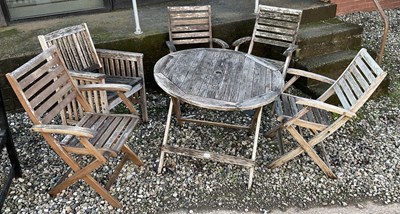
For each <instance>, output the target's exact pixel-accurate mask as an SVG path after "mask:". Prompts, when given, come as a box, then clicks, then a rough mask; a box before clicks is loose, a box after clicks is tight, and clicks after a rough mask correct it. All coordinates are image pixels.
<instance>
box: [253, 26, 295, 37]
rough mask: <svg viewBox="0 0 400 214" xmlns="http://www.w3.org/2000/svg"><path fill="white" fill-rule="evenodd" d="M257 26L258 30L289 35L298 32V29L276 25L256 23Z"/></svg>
mask: <svg viewBox="0 0 400 214" xmlns="http://www.w3.org/2000/svg"><path fill="white" fill-rule="evenodd" d="M256 28H257V29H258V30H262V31H267V32H272V33H278V34H285V35H287V36H292V37H293V36H294V35H295V34H296V29H288V28H282V27H274V26H268V25H260V24H258V25H256Z"/></svg>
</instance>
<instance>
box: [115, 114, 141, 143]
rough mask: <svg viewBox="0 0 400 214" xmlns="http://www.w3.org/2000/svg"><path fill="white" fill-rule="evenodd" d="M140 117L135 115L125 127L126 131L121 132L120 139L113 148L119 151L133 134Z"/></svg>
mask: <svg viewBox="0 0 400 214" xmlns="http://www.w3.org/2000/svg"><path fill="white" fill-rule="evenodd" d="M138 121H139V118H138V117H133V118H132V119H131V121H130V122H129V124H128V125H127V126H126V127H125V130H124V132H122V133H121V135H120V136H119V139H118V141H117V142H116V143H115V144H114V147H113V149H114V150H116V151H119V150H120V149H121V147H122V146H123V145H124V143H125V142H126V141H127V140H128V138H129V136H130V135H131V133H132V131H133V129H134V128H135V127H136V124H137V123H138Z"/></svg>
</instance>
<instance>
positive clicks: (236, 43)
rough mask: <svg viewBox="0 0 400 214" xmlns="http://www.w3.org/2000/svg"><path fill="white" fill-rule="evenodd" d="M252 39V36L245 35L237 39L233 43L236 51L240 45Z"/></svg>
mask: <svg viewBox="0 0 400 214" xmlns="http://www.w3.org/2000/svg"><path fill="white" fill-rule="evenodd" d="M249 41H251V36H247V37H243V38H240V39H237V40H236V41H234V42H233V43H232V46H233V47H234V48H235V51H237V50H239V46H240V45H241V44H243V43H245V42H249Z"/></svg>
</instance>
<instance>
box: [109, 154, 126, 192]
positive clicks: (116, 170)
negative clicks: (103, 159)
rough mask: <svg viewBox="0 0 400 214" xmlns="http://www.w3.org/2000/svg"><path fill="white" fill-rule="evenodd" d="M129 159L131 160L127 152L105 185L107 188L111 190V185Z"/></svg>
mask: <svg viewBox="0 0 400 214" xmlns="http://www.w3.org/2000/svg"><path fill="white" fill-rule="evenodd" d="M127 160H129V157H128V155H127V154H125V155H124V156H123V157H122V159H121V161H120V162H119V164H118V166H117V167H116V168H115V170H114V172H113V174H112V175H111V176H110V178H109V179H108V182H107V184H106V186H105V189H106V190H110V188H111V186H112V185H113V184H114V182H115V180H116V179H117V178H118V175H119V174H120V173H121V170H122V167H123V166H124V165H125V163H126V161H127Z"/></svg>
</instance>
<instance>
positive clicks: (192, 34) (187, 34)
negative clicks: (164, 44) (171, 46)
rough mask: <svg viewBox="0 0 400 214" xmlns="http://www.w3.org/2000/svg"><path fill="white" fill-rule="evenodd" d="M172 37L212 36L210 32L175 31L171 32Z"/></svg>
mask: <svg viewBox="0 0 400 214" xmlns="http://www.w3.org/2000/svg"><path fill="white" fill-rule="evenodd" d="M171 37H172V38H173V39H180V38H198V37H210V32H208V31H206V32H191V33H173V34H171Z"/></svg>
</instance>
